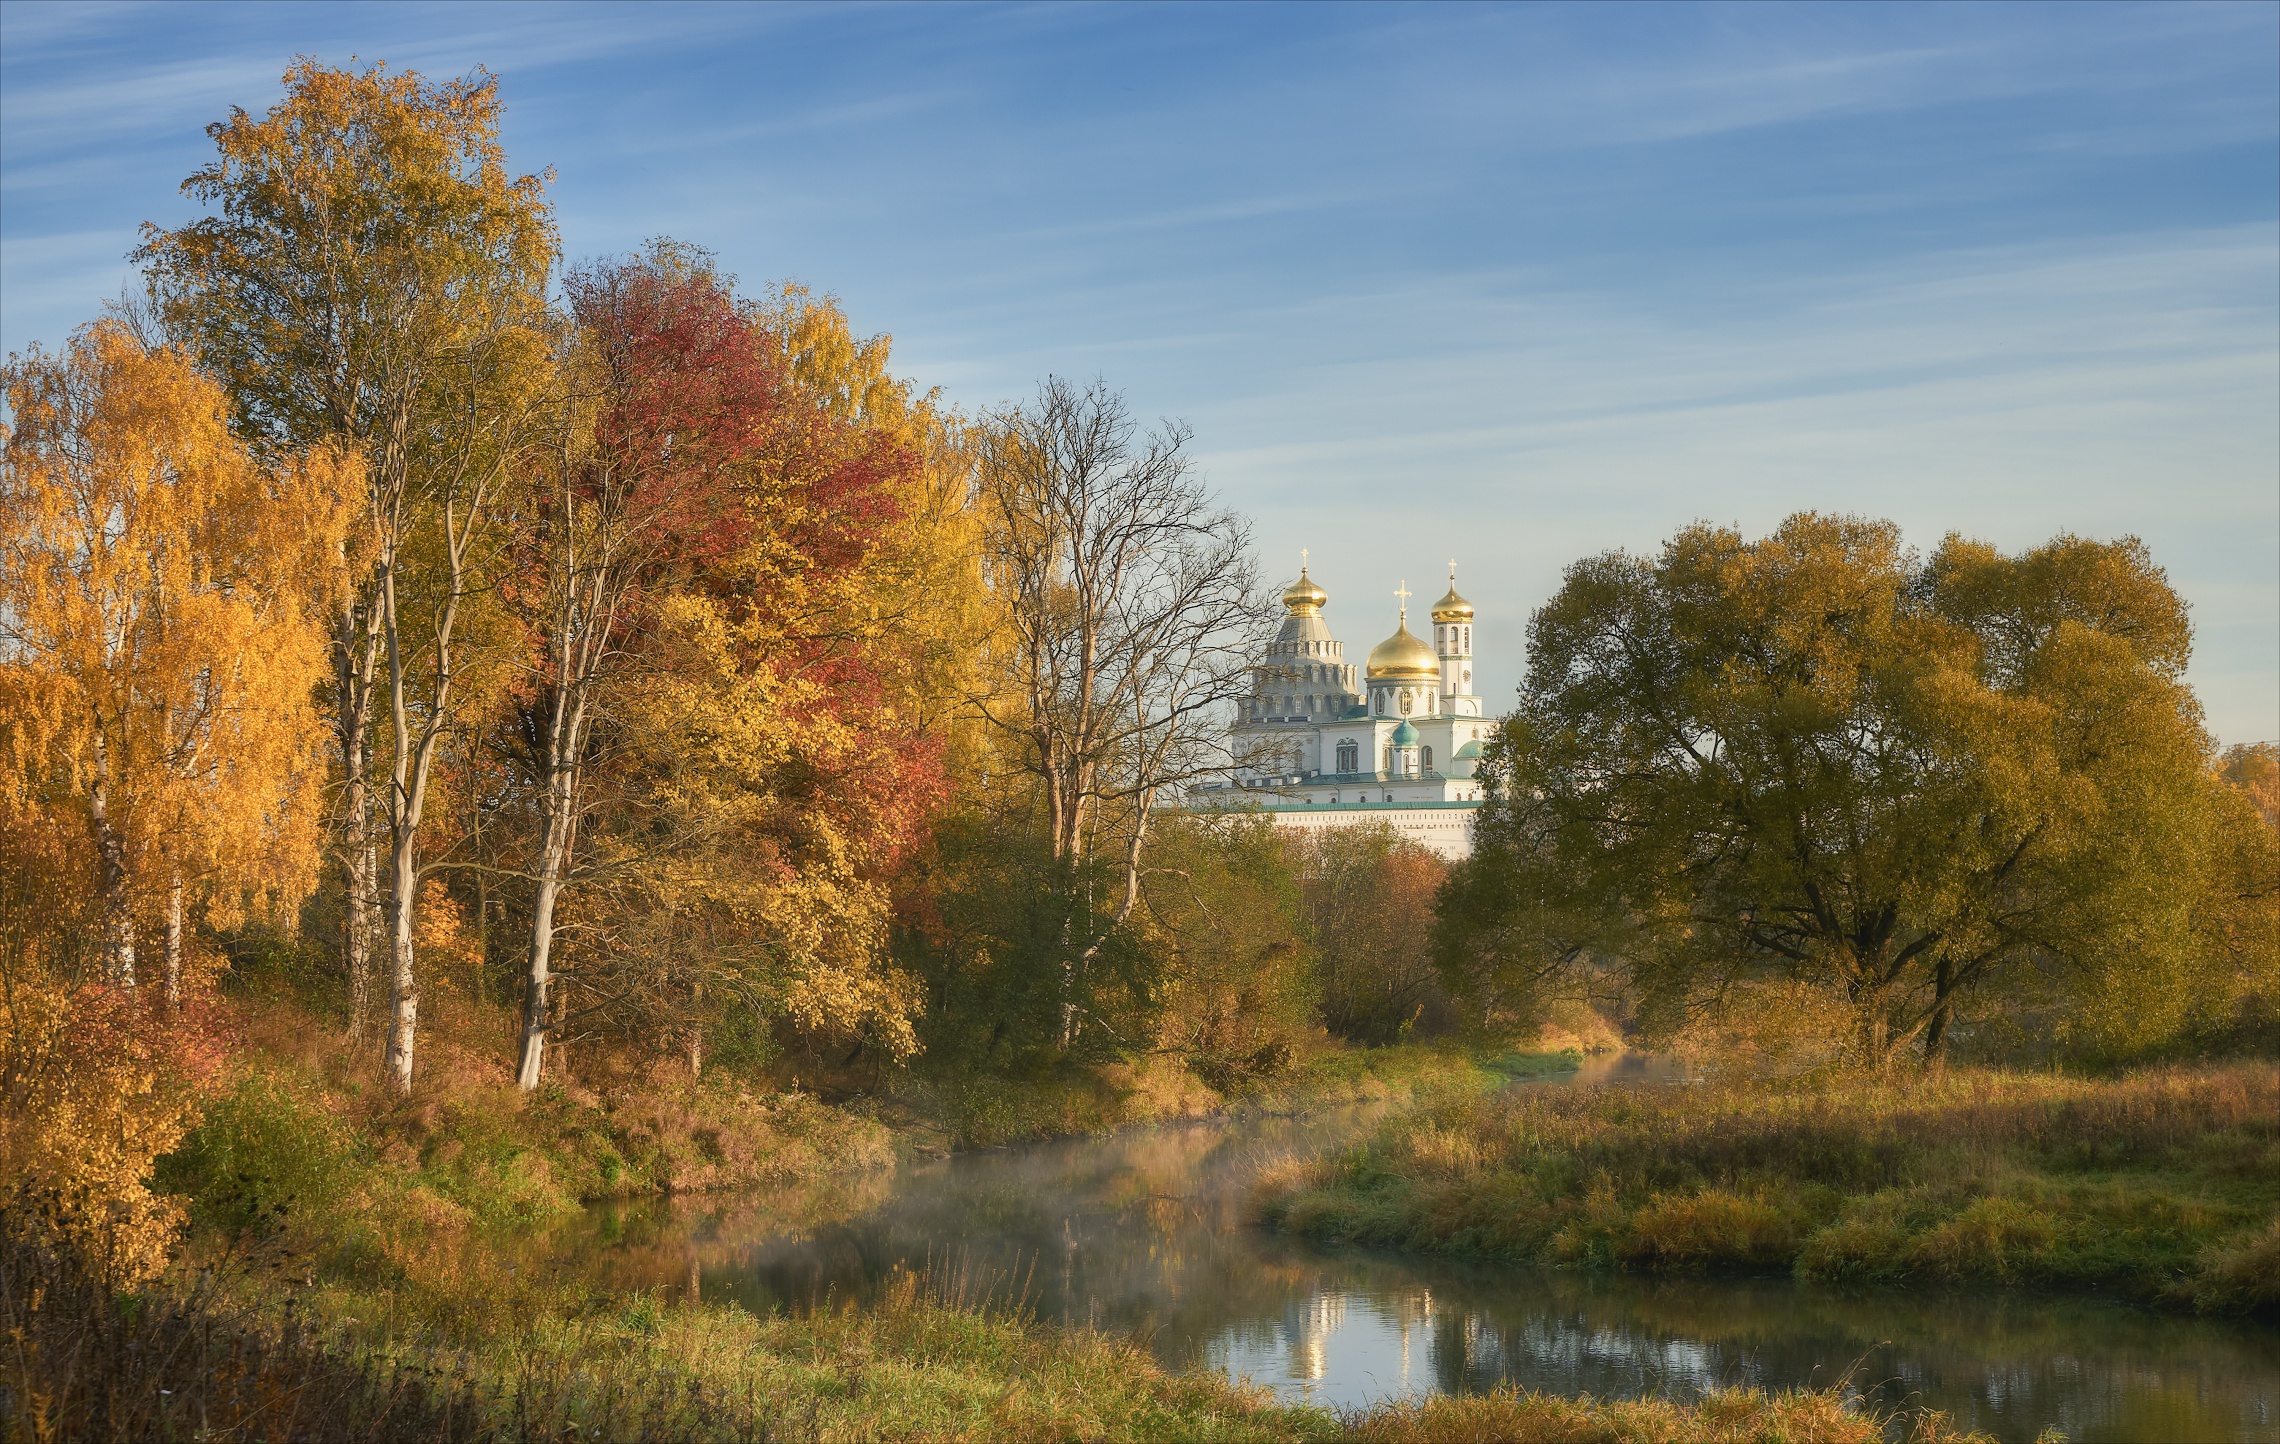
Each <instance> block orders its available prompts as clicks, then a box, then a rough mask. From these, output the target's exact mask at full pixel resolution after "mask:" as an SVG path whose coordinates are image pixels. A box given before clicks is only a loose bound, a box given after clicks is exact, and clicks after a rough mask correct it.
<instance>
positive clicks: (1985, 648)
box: [1440, 514, 2275, 1062]
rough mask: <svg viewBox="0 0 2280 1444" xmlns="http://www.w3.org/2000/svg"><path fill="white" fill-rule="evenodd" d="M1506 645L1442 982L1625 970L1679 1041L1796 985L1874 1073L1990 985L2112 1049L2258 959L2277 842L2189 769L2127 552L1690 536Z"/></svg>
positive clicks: (2166, 631)
mask: <svg viewBox="0 0 2280 1444" xmlns="http://www.w3.org/2000/svg"><path fill="white" fill-rule="evenodd" d="M1529 642H1530V655H1531V660H1530V667H1529V672H1528V677H1527V681H1526V683H1525V685H1524V686H1523V688H1522V693H1521V699H1520V707H1519V709H1518V710H1517V711H1516V712H1515V713H1514V714H1513V715H1512V716H1511V717H1510V718H1509V719H1507V721H1506V722H1505V723H1504V725H1503V727H1502V729H1501V730H1500V732H1499V734H1498V736H1497V738H1496V739H1495V743H1494V745H1493V746H1492V747H1491V748H1490V749H1489V756H1488V760H1487V764H1486V771H1487V772H1488V774H1489V776H1490V778H1491V781H1492V789H1493V791H1492V799H1491V801H1490V803H1489V805H1488V806H1487V807H1486V808H1485V809H1484V812H1483V815H1482V818H1481V822H1480V827H1479V849H1478V852H1477V854H1476V855H1475V857H1474V858H1473V859H1472V860H1470V861H1469V862H1468V863H1467V864H1465V865H1464V866H1463V867H1462V868H1461V869H1460V870H1459V872H1458V874H1457V875H1456V877H1455V878H1454V880H1453V881H1452V884H1451V886H1450V888H1449V889H1448V891H1447V893H1446V894H1445V896H1444V900H1443V919H1442V923H1441V930H1440V948H1441V957H1442V961H1443V963H1444V965H1445V966H1446V967H1447V968H1448V969H1449V970H1450V972H1451V974H1452V976H1453V979H1454V980H1455V981H1457V982H1458V983H1459V984H1460V986H1468V987H1470V988H1471V989H1472V990H1473V991H1474V992H1476V993H1478V992H1480V991H1483V990H1490V991H1494V990H1502V991H1504V992H1506V993H1508V994H1516V993H1525V991H1526V990H1527V988H1528V987H1529V986H1530V985H1531V984H1533V983H1534V982H1536V981H1538V980H1540V979H1542V978H1543V977H1545V976H1547V975H1548V974H1550V973H1552V972H1555V971H1557V970H1558V969H1560V968H1561V967H1563V966H1567V965H1569V964H1572V963H1574V962H1575V961H1578V960H1581V959H1587V958H1588V959H1596V960H1599V961H1601V962H1606V961H1614V962H1617V963H1619V964H1620V965H1621V966H1622V967H1624V968H1625V969H1626V970H1627V971H1628V973H1629V974H1630V976H1631V977H1632V978H1633V980H1634V981H1635V983H1636V984H1637V986H1638V987H1639V989H1640V992H1641V996H1642V1000H1643V1003H1644V1007H1645V1013H1646V1016H1647V1017H1648V1018H1649V1019H1650V1021H1654V1022H1658V1023H1660V1024H1661V1025H1663V1026H1665V1027H1668V1026H1674V1025H1675V1024H1676V1023H1677V1022H1678V1021H1679V1020H1681V1019H1682V1018H1683V1017H1684V1016H1686V1015H1687V1013H1688V1012H1689V1011H1691V1010H1694V1009H1698V1008H1701V1007H1704V1006H1708V1005H1712V1004H1714V1003H1715V1002H1716V1001H1717V1000H1718V999H1720V998H1721V997H1722V996H1724V995H1725V994H1726V993H1727V992H1728V991H1729V990H1730V989H1731V988H1732V987H1733V986H1734V985H1736V984H1739V983H1745V982H1749V981H1752V980H1762V979H1783V980H1790V981H1797V982H1804V983H1808V984H1813V985H1816V986H1817V987H1818V988H1819V989H1820V990H1821V991H1822V993H1823V994H1824V995H1825V996H1831V997H1836V998H1841V999H1842V1000H1843V1002H1844V1005H1845V1006H1847V1007H1849V1009H1850V1012H1851V1018H1850V1023H1851V1032H1852V1036H1853V1037H1854V1039H1855V1042H1856V1047H1857V1049H1858V1051H1859V1052H1860V1054H1861V1055H1862V1056H1864V1057H1865V1058H1867V1059H1869V1060H1871V1061H1877V1062H1882V1061H1885V1060H1889V1059H1891V1058H1893V1057H1895V1056H1898V1055H1899V1054H1901V1053H1902V1052H1903V1051H1904V1050H1907V1049H1909V1048H1915V1049H1918V1050H1920V1051H1921V1052H1922V1053H1923V1054H1924V1055H1926V1056H1937V1055H1938V1054H1939V1053H1940V1052H1941V1050H1942V1048H1943V1046H1944V1044H1945V1042H1946V1040H1947V1038H1948V1036H1949V1032H1950V1029H1951V1027H1952V1025H1953V1024H1954V1023H1955V1021H1956V1020H1957V1018H1958V1016H1959V1014H1960V1012H1961V1010H1963V1009H1964V1008H1965V1007H1966V1006H1967V1004H1968V1002H1969V1001H1970V1000H1971V999H1972V998H1973V997H1974V995H1975V994H1977V993H1979V992H1981V991H1982V990H1984V989H1985V988H1987V987H1988V985H1990V984H1991V983H1993V982H1995V981H1997V980H1999V979H2001V978H2004V977H2006V976H2019V977H2022V978H2024V977H2027V976H2032V977H2034V978H2036V979H2038V980H2040V981H2042V982H2045V983H2049V984H2052V985H2054V986H2056V987H2057V988H2058V989H2059V990H2060V991H2061V992H2063V993H2064V994H2065V995H2066V996H2067V997H2068V999H2069V1009H2068V1014H2069V1024H2068V1026H2069V1027H2070V1028H2072V1029H2073V1030H2074V1031H2076V1032H2077V1033H2080V1034H2084V1035H2091V1036H2095V1037H2097V1038H2099V1039H2101V1040H2102V1041H2103V1042H2105V1043H2106V1044H2108V1045H2113V1046H2133V1045H2142V1044H2144V1043H2146V1042H2149V1041H2152V1040H2155V1039H2157V1038H2159V1037H2161V1036H2165V1035H2167V1034H2171V1033H2174V1032H2175V1031H2177V1030H2178V1029H2180V1028H2182V1027H2184V1026H2186V1025H2187V1024H2188V1023H2189V1022H2190V1021H2191V1020H2192V1018H2193V1017H2194V1015H2195V1014H2196V1012H2197V1011H2201V1010H2205V1009H2207V1008H2209V1007H2212V1006H2215V1005H2216V1003H2217V1002H2219V1001H2221V1000H2223V999H2226V998H2229V997H2230V996H2232V995H2234V994H2236V993H2237V992H2238V991H2239V990H2240V988H2242V987H2243V986H2257V985H2258V984H2257V981H2256V979H2255V977H2254V976H2253V974H2255V972H2256V970H2257V969H2258V968H2259V967H2260V966H2268V964H2266V963H2260V961H2259V960H2268V959H2269V958H2270V957H2271V955H2272V953H2273V951H2274V947H2275V940H2274V937H2273V927H2272V921H2273V914H2272V894H2273V880H2272V873H2273V858H2274V851H2273V845H2272V838H2271V835H2270V831H2269V829H2267V828H2265V827H2264V826H2263V824H2262V823H2261V822H2260V821H2259V820H2257V819H2256V818H2255V817H2254V816H2253V814H2252V813H2251V812H2250V811H2249V809H2248V807H2247V805H2246V803H2245V801H2244V800H2243V799H2242V798H2241V796H2240V795H2239V794H2238V793H2237V792H2236V791H2234V790H2233V789H2230V788H2226V787H2224V786H2222V785H2220V784H2219V783H2217V782H2216V781H2215V779H2214V778H2213V777H2212V776H2211V772H2210V760H2211V750H2212V749H2211V743H2210V740H2209V738H2208V736H2207V734H2206V733H2205V732H2204V731H2203V729H2202V726H2201V718H2200V709H2199V706H2198V704H2197V702H2196V701H2195V699H2194V697H2193V694H2192V692H2191V690H2190V689H2189V688H2188V687H2187V685H2186V683H2185V681H2184V672H2185V666H2186V662H2187V659H2188V656H2189V653H2190V648H2191V629H2190V626H2189V625H2188V622H2187V618H2186V609H2185V604H2184V603H2183V601H2181V600H2180V599H2179V598H2178V596H2177V594H2176V593H2175V591H2173V590H2172V589H2171V587H2170V586H2169V584H2168V581H2167V580H2166V578H2165V577H2164V576H2163V574H2162V573H2161V571H2160V570H2159V569H2158V568H2157V567H2155V566H2154V565H2153V563H2152V561H2151V560H2150V558H2149V557H2148V556H2147V554H2146V552H2145V549H2144V548H2143V546H2142V545H2140V544H2139V543H2137V542H2136V541H2134V540H2124V541H2121V542H2117V543H2099V542H2092V541H2085V540H2081V539H2078V538H2075V537H2067V536H2062V537H2059V538H2057V539H2056V540H2054V541H2052V542H2051V543H2049V544H2048V545H2046V546H2042V547H2038V548H2035V549H2034V550H2031V551H2028V552H2025V553H2023V554H2020V555H2017V556H2006V555H2003V554H2002V553H2000V552H1998V551H1996V550H1995V549H1994V548H1992V547H1989V546H1987V545H1984V544H1982V543H1978V542H1972V541H1967V540H1964V539H1962V538H1960V537H1954V536H1951V537H1949V538H1948V539H1947V540H1946V541H1945V542H1944V543H1943V544H1942V545H1941V546H1940V547H1939V549H1938V550H1937V551H1936V552H1935V553H1934V554H1933V555H1932V556H1931V557H1930V558H1929V559H1928V560H1920V559H1918V558H1917V557H1915V556H1914V555H1912V554H1911V553H1909V552H1908V551H1906V550H1905V549H1904V548H1903V546H1902V544H1901V540H1900V536H1899V533H1898V530H1897V528H1895V527H1894V526H1893V525H1892V524H1890V523H1888V522H1880V521H1864V520H1859V519H1854V518H1841V517H1824V516H1816V515H1811V514H1803V515H1798V516H1794V517H1791V518H1790V519H1789V520H1788V521H1787V522H1785V523H1784V524H1783V525H1782V526H1781V528H1780V529H1779V530H1778V531H1777V532H1775V533H1774V534H1773V535H1772V536H1770V537H1767V538H1764V539H1763V540H1759V541H1750V540H1746V539H1745V538H1743V537H1742V536H1740V535H1739V534H1737V533H1735V532H1733V531H1730V530H1726V529H1722V528H1715V527H1710V526H1695V527H1692V528H1689V529H1688V530H1686V531H1685V532H1683V533H1681V534H1680V535H1679V536H1677V537H1676V538H1674V539H1673V540H1672V541H1671V542H1670V543H1669V544H1668V545H1666V546H1665V547H1664V548H1663V551H1662V554H1661V555H1660V556H1659V557H1655V558H1652V559H1648V558H1642V557H1634V556H1630V555H1626V554H1624V553H1621V552H1611V553H1607V554H1604V555H1601V556H1596V557H1592V558H1589V559H1587V560H1584V561H1582V562H1579V563H1577V564H1576V565H1575V566H1573V567H1571V568H1570V569H1569V571H1568V574H1567V578H1566V583H1565V585H1564V586H1563V587H1562V588H1561V590H1560V592H1559V594H1558V595H1557V596H1555V597H1554V598H1553V599H1552V601H1551V602H1550V603H1549V604H1548V605H1547V606H1545V607H1544V608H1543V609H1542V610H1541V611H1540V612H1538V613H1537V615H1536V617H1535V619H1534V621H1533V622H1532V623H1531V626H1530V631H1529Z"/></svg>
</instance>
